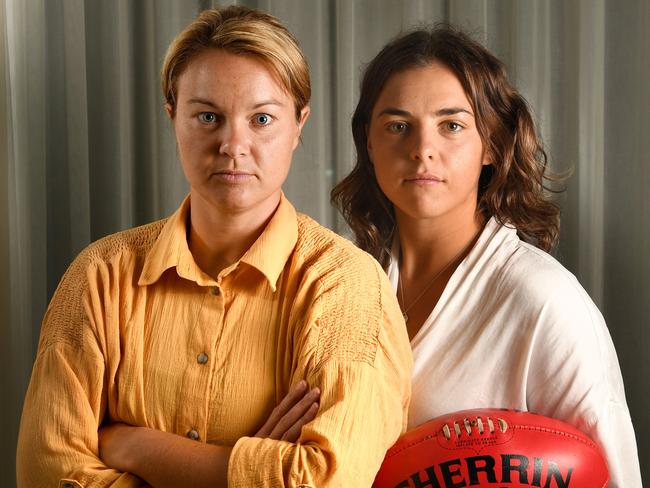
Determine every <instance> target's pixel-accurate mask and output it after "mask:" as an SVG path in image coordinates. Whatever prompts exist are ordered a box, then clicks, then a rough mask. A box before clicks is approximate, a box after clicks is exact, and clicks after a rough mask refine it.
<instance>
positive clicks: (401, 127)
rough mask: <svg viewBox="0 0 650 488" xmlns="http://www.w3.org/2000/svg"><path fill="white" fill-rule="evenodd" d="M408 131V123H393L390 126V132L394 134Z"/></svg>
mask: <svg viewBox="0 0 650 488" xmlns="http://www.w3.org/2000/svg"><path fill="white" fill-rule="evenodd" d="M406 129H408V125H407V124H406V122H391V123H390V124H388V130H389V131H390V132H392V133H394V134H401V133H402V132H406Z"/></svg>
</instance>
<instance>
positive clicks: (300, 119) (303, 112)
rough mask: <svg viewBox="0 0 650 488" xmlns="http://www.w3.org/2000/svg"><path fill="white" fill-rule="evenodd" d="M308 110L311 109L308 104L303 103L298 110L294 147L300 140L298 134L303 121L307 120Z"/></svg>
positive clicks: (300, 132) (300, 131)
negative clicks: (301, 107)
mask: <svg viewBox="0 0 650 488" xmlns="http://www.w3.org/2000/svg"><path fill="white" fill-rule="evenodd" d="M310 111H311V109H310V108H309V105H305V106H304V107H303V109H302V110H301V111H300V115H299V116H298V133H297V134H296V140H295V142H294V143H293V148H294V149H295V148H296V147H298V143H299V142H301V139H300V135H301V134H302V128H303V127H304V125H305V122H307V117H309V113H310Z"/></svg>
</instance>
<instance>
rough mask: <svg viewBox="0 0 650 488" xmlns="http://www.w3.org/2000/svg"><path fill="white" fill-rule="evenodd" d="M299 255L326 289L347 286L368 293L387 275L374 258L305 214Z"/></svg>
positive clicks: (300, 227)
mask: <svg viewBox="0 0 650 488" xmlns="http://www.w3.org/2000/svg"><path fill="white" fill-rule="evenodd" d="M295 253H296V255H297V258H298V259H299V260H300V261H301V262H302V264H303V266H304V267H305V270H306V272H308V273H309V274H310V275H312V278H315V279H317V280H318V281H319V282H320V284H321V285H322V286H324V287H329V286H333V285H335V284H339V285H343V284H345V285H347V286H351V287H355V288H363V289H366V288H370V287H372V286H379V285H380V283H379V282H380V281H381V278H382V275H383V274H384V273H383V270H382V269H381V267H380V266H379V263H377V261H375V259H374V258H373V257H372V256H370V254H368V253H366V252H365V251H362V250H361V249H359V248H358V247H357V246H355V245H354V244H353V243H352V242H350V241H349V240H347V239H345V238H344V237H341V236H339V235H338V234H336V233H334V232H332V231H331V230H329V229H327V228H325V227H323V226H321V225H320V224H318V223H317V222H316V221H314V220H313V219H312V218H310V217H308V216H306V215H304V214H298V241H297V243H296V248H295Z"/></svg>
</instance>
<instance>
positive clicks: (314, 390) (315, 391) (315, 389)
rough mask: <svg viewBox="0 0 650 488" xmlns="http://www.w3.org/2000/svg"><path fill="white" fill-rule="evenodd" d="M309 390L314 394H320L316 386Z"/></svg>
mask: <svg viewBox="0 0 650 488" xmlns="http://www.w3.org/2000/svg"><path fill="white" fill-rule="evenodd" d="M311 392H312V393H313V394H314V395H320V390H319V389H318V388H314V389H313V390H312V391H311Z"/></svg>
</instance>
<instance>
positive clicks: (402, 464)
mask: <svg viewBox="0 0 650 488" xmlns="http://www.w3.org/2000/svg"><path fill="white" fill-rule="evenodd" d="M608 479H609V474H608V472H607V463H606V462H605V459H604V457H603V455H602V453H601V452H600V449H599V448H598V446H597V445H596V444H595V443H594V442H593V441H592V440H591V439H590V438H589V437H587V436H586V435H585V434H584V433H582V432H581V431H579V430H578V429H576V428H575V427H573V426H571V425H569V424H567V423H565V422H561V421H559V420H556V419H552V418H549V417H544V416H542V415H535V414H533V413H530V412H519V411H515V410H505V409H476V410H463V411H461V412H455V413H451V414H447V415H443V416H441V417H438V418H436V419H433V420H430V421H429V422H426V423H424V424H422V425H420V426H418V427H416V428H415V429H413V430H411V431H409V432H407V433H406V434H404V435H403V436H402V437H400V438H399V439H398V441H397V442H396V443H395V445H394V446H393V447H391V448H390V449H389V451H388V452H387V453H386V458H385V459H384V462H383V464H382V466H381V469H380V470H379V473H377V478H376V479H375V482H374V484H373V486H374V487H376V488H416V487H430V488H461V487H471V486H476V487H493V488H501V487H508V488H520V487H531V486H538V487H543V488H604V487H605V486H606V485H607V481H608Z"/></svg>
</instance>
